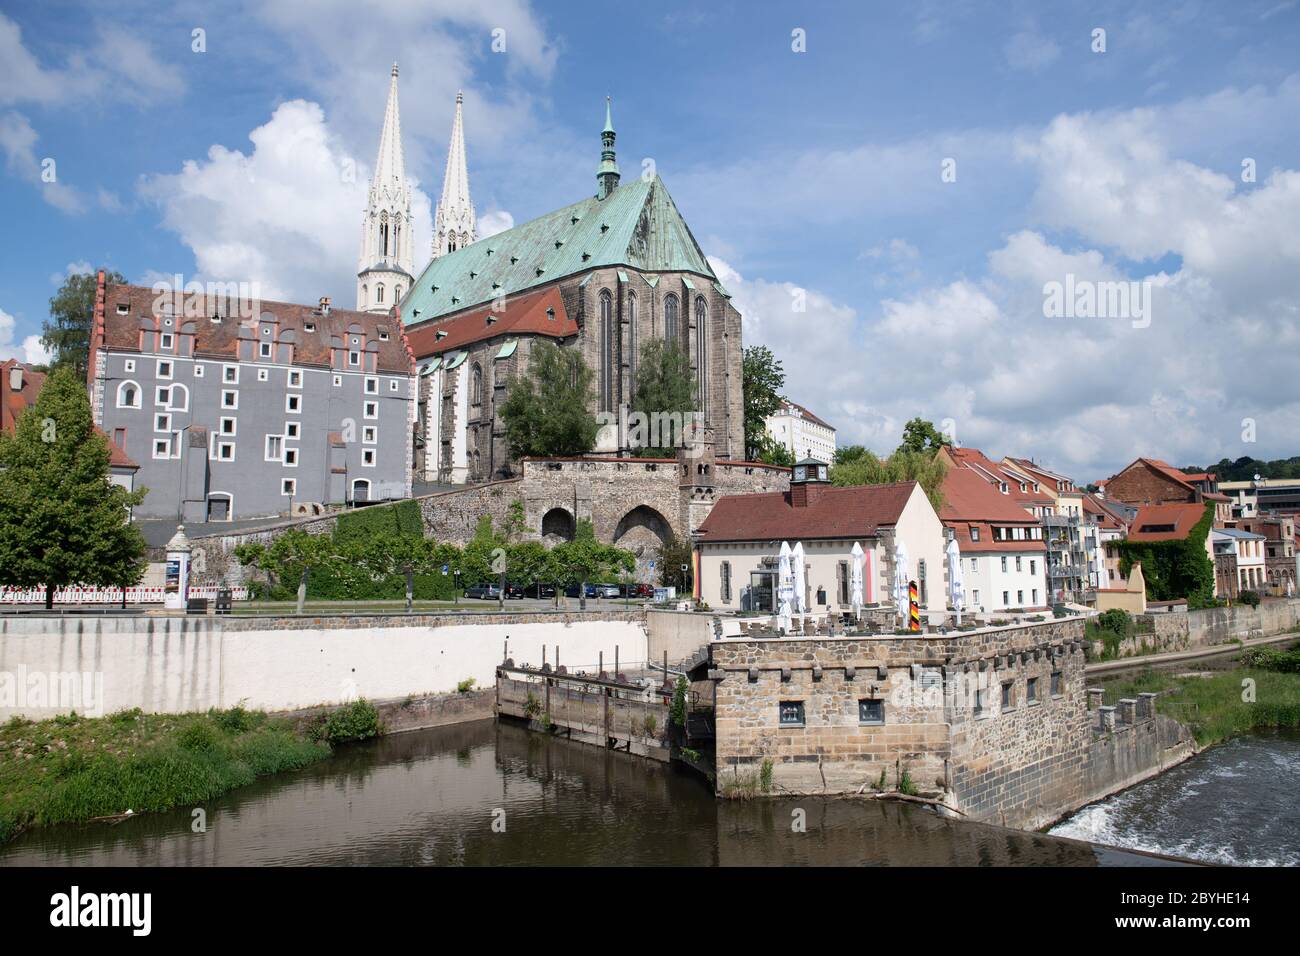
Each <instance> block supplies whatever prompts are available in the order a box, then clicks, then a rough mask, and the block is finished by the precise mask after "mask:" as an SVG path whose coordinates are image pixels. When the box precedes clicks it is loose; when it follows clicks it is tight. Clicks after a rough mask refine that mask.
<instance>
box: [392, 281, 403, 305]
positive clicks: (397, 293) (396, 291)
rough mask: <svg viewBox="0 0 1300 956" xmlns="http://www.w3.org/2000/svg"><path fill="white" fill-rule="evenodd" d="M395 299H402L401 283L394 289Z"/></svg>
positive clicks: (399, 300)
mask: <svg viewBox="0 0 1300 956" xmlns="http://www.w3.org/2000/svg"><path fill="white" fill-rule="evenodd" d="M393 301H394V302H401V301H402V287H401V286H400V285H399V286H397V287H396V288H395V289H393Z"/></svg>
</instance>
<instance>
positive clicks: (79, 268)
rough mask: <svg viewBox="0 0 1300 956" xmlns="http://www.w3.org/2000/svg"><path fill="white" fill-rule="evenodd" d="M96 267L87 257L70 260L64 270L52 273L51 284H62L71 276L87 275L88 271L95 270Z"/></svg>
mask: <svg viewBox="0 0 1300 956" xmlns="http://www.w3.org/2000/svg"><path fill="white" fill-rule="evenodd" d="M94 271H95V267H94V266H92V265H91V264H90V263H89V262H87V261H86V260H85V259H78V260H77V261H76V262H69V263H68V264H67V265H66V266H64V267H63V271H62V272H51V273H50V285H62V284H63V280H64V279H67V278H68V277H70V276H77V275H85V274H86V273H88V272H94Z"/></svg>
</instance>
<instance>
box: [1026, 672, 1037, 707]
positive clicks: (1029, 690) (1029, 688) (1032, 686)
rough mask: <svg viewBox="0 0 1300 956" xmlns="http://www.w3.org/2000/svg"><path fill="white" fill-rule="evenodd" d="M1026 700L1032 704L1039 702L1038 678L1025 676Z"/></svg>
mask: <svg viewBox="0 0 1300 956" xmlns="http://www.w3.org/2000/svg"><path fill="white" fill-rule="evenodd" d="M1025 700H1027V701H1028V702H1029V703H1031V704H1036V703H1038V678H1037V677H1027V678H1025Z"/></svg>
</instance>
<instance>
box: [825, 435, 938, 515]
mask: <svg viewBox="0 0 1300 956" xmlns="http://www.w3.org/2000/svg"><path fill="white" fill-rule="evenodd" d="M947 473H948V468H947V466H946V465H945V464H944V463H943V461H942V460H941V459H940V458H939V457H938V456H937V455H934V454H932V453H930V452H924V451H911V450H909V449H906V448H899V449H898V451H896V452H894V453H893V454H892V455H890V456H889V457H888V458H885V459H883V460H882V459H880V458H877V457H876V456H875V455H873V454H872V453H871V452H869V451H864V453H863V454H862V455H861V456H859V457H856V458H853V459H852V460H850V461H848V462H845V463H843V464H837V465H832V466H831V484H833V485H841V486H843V485H884V484H889V483H891V482H895V481H915V482H918V483H919V484H920V485H921V490H922V491H924V492H925V496H926V497H927V498H929V499H930V504H932V505H933V506H934V510H935V511H939V510H940V509H942V508H943V501H944V498H943V479H944V476H945V475H947Z"/></svg>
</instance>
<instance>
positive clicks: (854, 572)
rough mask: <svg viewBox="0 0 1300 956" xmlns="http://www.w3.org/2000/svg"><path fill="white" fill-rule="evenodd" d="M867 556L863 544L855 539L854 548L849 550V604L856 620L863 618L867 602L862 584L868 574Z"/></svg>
mask: <svg viewBox="0 0 1300 956" xmlns="http://www.w3.org/2000/svg"><path fill="white" fill-rule="evenodd" d="M866 557H867V555H866V552H865V551H863V550H862V545H861V544H859V543H858V542H856V541H854V542H853V550H851V551H850V552H849V604H850V605H852V607H853V618H854V620H860V619H861V618H862V605H863V604H864V603H865V602H864V601H863V598H862V585H863V579H864V578H865V576H866V575H865V574H864V573H863V563H864V562H865V561H866Z"/></svg>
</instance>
